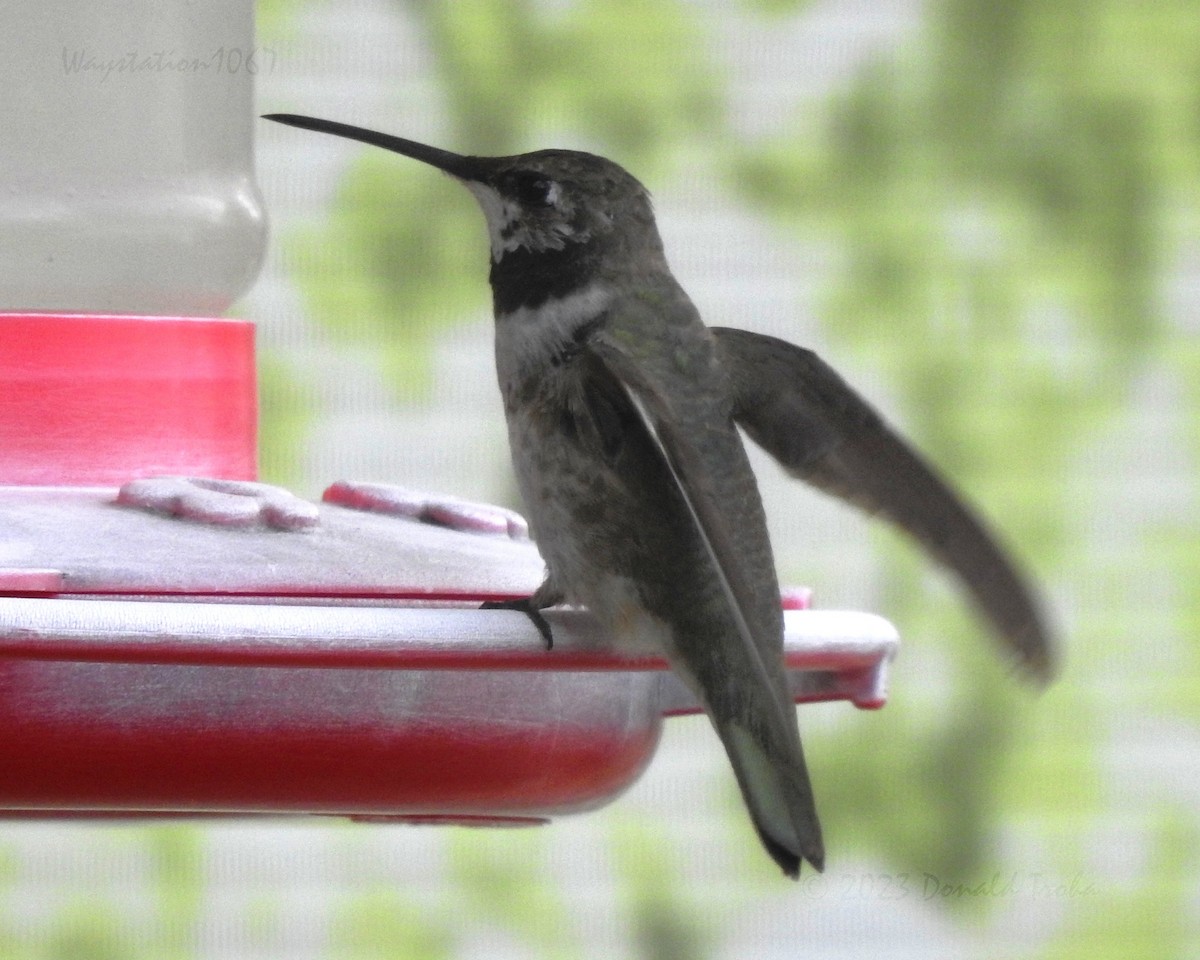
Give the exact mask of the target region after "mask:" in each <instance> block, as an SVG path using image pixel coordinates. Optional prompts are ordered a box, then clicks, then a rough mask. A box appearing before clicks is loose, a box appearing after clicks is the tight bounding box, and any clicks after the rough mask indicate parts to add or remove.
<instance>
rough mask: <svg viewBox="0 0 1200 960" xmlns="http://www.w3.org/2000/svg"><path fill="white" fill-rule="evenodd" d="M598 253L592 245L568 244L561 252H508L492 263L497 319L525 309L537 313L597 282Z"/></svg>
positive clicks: (522, 250) (522, 248) (494, 306)
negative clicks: (595, 271) (594, 278)
mask: <svg viewBox="0 0 1200 960" xmlns="http://www.w3.org/2000/svg"><path fill="white" fill-rule="evenodd" d="M597 259H598V257H597V251H595V250H593V249H592V247H591V244H587V243H568V244H567V245H566V246H564V247H563V248H562V249H561V250H538V251H532V250H529V249H527V248H526V247H518V248H517V249H516V250H508V251H505V254H504V256H503V257H501V258H500V259H499V260H497V261H493V262H492V271H491V274H490V276H489V278H488V279H489V280H490V281H491V284H492V306H493V308H494V309H495V312H496V314H497V315H499V314H503V313H512V312H513V311H514V310H519V309H520V308H521V307H527V308H529V309H536V308H537V307H540V306H541V305H542V304H543V303H545V302H546V301H547V300H550V299H555V298H562V297H565V296H567V295H568V294H571V293H574V292H575V291H576V290H579V289H581V288H582V287H585V286H587V284H588V283H589V282H591V280H592V279H593V276H594V268H595V264H596V261H597Z"/></svg>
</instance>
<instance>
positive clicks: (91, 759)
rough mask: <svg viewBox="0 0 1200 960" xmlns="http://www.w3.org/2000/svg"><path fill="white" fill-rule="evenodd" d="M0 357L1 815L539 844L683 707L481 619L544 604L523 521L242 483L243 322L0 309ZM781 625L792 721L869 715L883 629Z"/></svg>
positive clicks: (250, 386)
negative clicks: (276, 818)
mask: <svg viewBox="0 0 1200 960" xmlns="http://www.w3.org/2000/svg"><path fill="white" fill-rule="evenodd" d="M0 343H3V344H4V347H3V350H2V352H0V484H5V485H4V486H0V529H3V530H4V531H5V534H4V539H3V541H2V542H0V550H2V551H3V552H2V553H0V726H3V728H4V729H5V730H7V731H8V735H7V736H5V737H4V738H3V739H2V740H0V811H4V812H6V813H7V814H8V815H36V816H61V815H70V816H76V815H81V816H96V815H104V816H129V815H161V814H168V815H197V814H247V813H256V814H262V813H271V814H296V813H309V814H337V815H345V816H351V817H356V818H363V819H370V820H376V819H406V820H413V821H417V822H435V823H447V822H450V823H464V824H476V825H477V824H513V823H525V822H540V821H542V820H545V819H547V818H549V817H552V816H554V815H558V814H562V813H568V812H573V811H579V810H586V809H589V808H593V807H595V806H598V805H600V804H601V803H604V802H605V801H607V800H609V799H611V798H612V797H614V796H615V795H617V794H618V793H620V792H621V791H622V790H623V789H624V788H626V787H627V786H628V785H629V784H631V783H632V782H633V781H634V780H635V779H636V777H637V776H638V774H639V773H640V772H641V770H642V769H643V768H644V767H645V766H646V764H647V763H648V762H649V761H650V758H651V757H652V755H653V752H654V749H655V745H656V744H657V741H658V737H659V733H660V730H661V724H662V718H663V716H664V715H669V714H678V713H689V712H697V711H698V709H699V707H698V705H697V704H696V703H695V701H694V699H693V698H692V697H691V695H690V693H689V692H688V691H687V689H686V688H685V687H684V686H683V685H682V684H681V683H679V681H678V680H676V679H675V677H674V675H673V674H671V673H670V672H669V671H668V670H667V669H666V664H665V663H664V662H663V660H662V659H661V657H660V656H659V655H658V654H657V653H656V651H653V650H629V649H615V648H613V647H612V646H610V645H609V644H608V642H607V638H605V637H603V636H601V635H599V634H598V633H597V631H596V628H595V625H594V624H593V623H592V621H591V620H590V619H589V618H588V617H587V616H586V615H585V614H583V613H581V612H575V611H551V612H550V617H551V619H552V622H553V626H554V632H555V638H556V642H555V647H554V649H553V650H551V651H547V650H545V649H544V644H543V642H542V639H541V637H540V636H539V635H538V633H537V631H536V630H534V629H533V627H532V625H531V624H530V623H529V622H528V620H527V619H526V618H525V617H524V616H523V615H521V614H519V613H514V612H511V611H501V610H496V611H482V610H479V609H478V607H479V604H480V602H481V601H483V600H488V599H499V598H508V597H516V596H524V595H527V594H529V593H530V592H532V591H533V589H534V588H535V587H536V586H537V585H538V583H539V582H540V579H541V576H542V572H543V565H542V561H541V558H540V557H539V556H538V553H537V551H536V548H535V547H534V545H533V544H532V543H531V542H530V541H529V540H528V539H527V536H526V532H525V525H524V522H523V521H522V520H521V518H520V517H518V516H517V515H515V514H513V513H511V512H509V511H506V510H503V509H501V508H498V507H490V506H486V505H479V504H473V503H466V502H463V501H459V500H455V499H453V498H447V497H429V496H425V495H421V494H415V493H413V492H411V491H407V490H404V489H401V488H397V487H389V486H381V485H376V484H358V483H351V482H346V481H339V482H338V483H335V484H333V485H332V486H331V487H330V488H329V489H328V490H327V491H326V494H325V497H324V499H323V501H322V502H321V503H320V504H314V503H310V502H308V501H305V500H302V499H300V498H298V497H295V496H294V495H292V494H290V493H288V492H287V491H285V490H282V489H280V488H278V487H272V486H269V485H266V484H260V483H257V482H255V479H254V478H255V447H256V436H255V394H254V358H253V330H252V327H251V325H250V324H248V323H243V322H240V321H234V320H218V319H200V318H159V317H126V316H87V315H52V314H30V313H19V314H0ZM789 606H791V607H793V608H796V607H803V606H805V604H804V602H803V599H802V598H797V597H795V596H793V597H792V599H791V603H790V604H789ZM786 622H787V633H788V636H787V658H788V664H789V668H790V670H791V671H792V672H791V678H792V682H793V687H794V691H795V694H796V698H797V700H822V699H835V698H842V699H849V700H851V701H853V702H855V703H856V704H858V705H859V706H862V707H877V706H880V705H881V704H882V703H883V701H884V699H885V695H886V684H885V680H886V670H887V666H888V662H889V660H890V658H891V655H892V653H893V651H894V648H895V645H896V642H897V641H896V635H895V631H894V630H893V628H892V627H891V626H890V624H888V623H887V622H886V621H884V620H882V619H881V618H879V617H874V616H871V615H866V614H852V613H836V612H828V611H813V610H806V609H789V610H788V611H787V613H786Z"/></svg>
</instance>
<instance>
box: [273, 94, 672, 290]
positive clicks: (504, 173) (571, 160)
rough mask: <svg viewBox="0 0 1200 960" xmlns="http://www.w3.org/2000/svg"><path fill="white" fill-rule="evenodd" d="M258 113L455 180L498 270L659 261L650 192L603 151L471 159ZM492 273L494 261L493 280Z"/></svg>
mask: <svg viewBox="0 0 1200 960" xmlns="http://www.w3.org/2000/svg"><path fill="white" fill-rule="evenodd" d="M264 119H267V120H275V121H277V122H279V123H285V124H288V125H289V126H293V127H301V128H303V129H305V130H316V131H319V132H321V133H331V134H334V135H335V136H339V137H347V138H349V139H351V140H358V141H361V142H362V143H369V144H372V145H374V146H379V147H383V148H384V149H387V150H391V151H393V152H394V153H399V154H402V155H403V156H406V157H412V158H413V159H415V160H420V161H422V162H423V163H427V164H429V165H430V166H433V167H437V168H438V169H439V170H442V171H444V172H445V173H448V174H450V175H451V176H452V177H455V178H456V179H458V180H460V181H461V182H462V183H463V185H464V186H466V188H467V189H468V190H470V191H471V193H472V194H474V196H475V199H476V200H478V201H479V205H480V207H482V208H483V214H484V217H485V218H486V219H487V225H488V234H489V236H490V238H491V248H492V261H493V264H494V265H500V264H502V263H505V262H507V269H506V270H502V271H501V272H508V273H511V272H512V271H513V269H516V270H518V271H519V272H520V273H521V274H525V273H526V272H527V270H528V261H530V260H531V259H533V260H537V259H541V255H551V257H552V258H553V259H556V260H560V261H562V260H569V261H571V265H572V266H573V268H575V271H576V272H577V274H578V273H586V272H589V271H591V270H594V269H597V268H599V267H600V265H601V264H603V263H605V262H609V263H611V262H613V261H617V262H626V261H634V262H636V261H641V262H646V261H654V262H658V261H661V258H662V243H661V241H660V240H659V237H658V230H657V228H656V227H655V224H654V213H653V210H652V209H651V205H650V195H649V193H648V192H647V191H646V188H645V187H643V186H642V185H641V183H639V182H638V180H637V179H636V178H635V177H633V175H632V174H630V173H628V172H627V171H626V170H624V169H623V168H622V167H620V166H618V165H617V164H615V163H613V162H612V161H611V160H606V159H604V158H603V157H598V156H595V155H594V154H590V153H581V152H578V151H574V150H538V151H536V152H534V153H522V154H518V155H516V156H511V157H470V156H464V155H462V154H458V153H451V152H450V151H448V150H440V149H438V148H437V147H430V146H426V145H425V144H423V143H416V142H415V141H412V140H405V139H404V138H402V137H394V136H391V135H389V134H386V133H377V132H375V131H373V130H365V129H363V128H362V127H355V126H351V125H349V124H345V123H337V122H335V121H332V120H318V119H316V118H313V117H301V116H296V115H294V114H286V113H275V114H268V115H267V116H266V117H265V118H264ZM554 254H559V255H560V256H558V257H554V256H553V255H554ZM514 261H520V264H519V265H518V264H517V263H515V262H514ZM496 273H497V271H496V269H495V266H494V267H493V285H494V284H495V280H496Z"/></svg>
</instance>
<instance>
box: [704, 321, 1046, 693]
mask: <svg viewBox="0 0 1200 960" xmlns="http://www.w3.org/2000/svg"><path fill="white" fill-rule="evenodd" d="M713 333H714V334H715V335H716V338H717V344H718V350H719V352H720V355H721V360H722V363H723V364H724V366H725V369H726V371H727V373H728V376H729V381H730V385H731V389H732V391H733V403H734V418H735V419H736V420H737V422H738V424H739V425H740V426H741V427H742V428H743V429H744V430H745V431H746V433H747V434H748V435H749V436H750V437H751V438H752V439H753V440H754V442H755V443H757V444H758V445H759V446H761V447H762V448H763V449H764V450H766V451H767V452H768V453H769V454H771V456H772V457H774V458H775V459H776V460H778V461H779V462H780V463H781V464H782V465H783V467H784V468H785V469H786V470H787V471H788V472H789V473H791V474H792V475H793V476H796V477H799V478H800V479H803V480H806V481H808V482H809V483H811V484H813V485H814V486H816V487H818V488H820V489H821V490H823V491H825V492H827V493H830V494H833V495H835V496H837V497H840V498H841V499H843V500H846V501H849V502H850V503H853V504H855V505H856V506H858V507H860V508H862V509H863V510H865V511H867V512H868V513H872V514H878V515H879V516H882V517H885V518H887V519H888V520H890V521H891V522H892V523H894V524H896V525H897V526H898V527H900V528H901V529H903V530H905V531H906V532H907V533H909V534H910V535H911V536H913V537H915V538H916V539H917V541H919V542H920V543H921V544H922V545H923V546H924V547H925V549H926V550H928V551H929V552H930V553H931V554H932V555H933V556H934V557H936V558H937V560H939V561H940V562H941V563H942V564H944V565H945V566H946V567H947V568H949V569H950V570H951V571H952V572H953V573H954V574H956V575H957V576H958V577H959V578H960V579H961V580H962V582H963V584H964V585H965V586H966V588H967V590H968V591H969V592H970V594H971V596H972V598H973V599H974V601H975V603H976V605H977V606H978V607H979V608H980V610H981V611H982V612H983V613H984V615H985V616H986V617H987V618H988V620H990V621H991V623H992V625H993V627H994V628H995V629H996V630H997V631H998V632H999V634H1000V636H1001V637H1002V638H1003V639H1004V640H1005V641H1006V642H1007V643H1008V645H1009V646H1010V647H1011V648H1012V649H1013V650H1014V651H1015V652H1016V653H1017V654H1018V655H1019V656H1020V658H1021V660H1022V662H1023V663H1024V665H1025V666H1026V667H1027V668H1028V669H1029V670H1030V671H1031V672H1032V673H1033V674H1034V675H1035V676H1036V677H1037V678H1038V679H1040V680H1043V681H1045V680H1048V679H1049V678H1050V677H1051V675H1052V674H1053V671H1054V660H1055V656H1054V650H1053V644H1052V642H1051V639H1050V635H1049V631H1048V630H1047V628H1046V624H1045V621H1044V619H1043V616H1042V614H1041V612H1040V610H1039V609H1038V605H1037V602H1036V600H1035V599H1034V596H1033V591H1032V590H1031V588H1030V586H1029V585H1028V583H1026V581H1025V579H1024V578H1023V576H1022V575H1021V573H1020V571H1019V570H1018V569H1017V567H1016V565H1015V564H1014V562H1013V561H1012V560H1011V559H1010V557H1009V556H1008V555H1007V553H1006V552H1005V551H1004V549H1003V548H1002V547H1001V546H1000V545H999V544H998V543H997V541H996V538H995V537H994V535H993V534H992V533H991V532H990V531H989V530H988V528H987V527H986V526H985V525H984V523H983V521H982V520H981V519H980V518H979V517H978V516H977V515H976V514H975V513H974V512H973V511H972V510H971V509H970V508H969V507H968V506H967V505H966V504H965V503H963V501H962V500H961V499H960V498H959V497H958V496H957V494H955V492H954V491H953V490H952V489H951V488H950V487H949V486H948V485H947V483H946V482H945V481H943V480H942V479H941V477H939V476H938V474H937V473H936V472H935V470H934V469H933V468H932V467H931V466H930V465H929V464H927V463H926V462H925V461H924V459H922V457H921V456H920V455H919V454H918V453H917V452H916V451H914V450H913V449H912V448H911V447H909V446H908V444H907V443H905V441H904V440H903V439H901V438H900V437H899V436H898V435H897V434H896V433H894V432H893V431H892V430H891V428H890V427H889V426H888V425H887V424H886V423H885V422H884V421H883V419H882V418H881V417H880V416H879V414H878V413H877V412H876V411H875V410H874V409H873V408H872V407H871V406H870V405H869V404H868V403H867V402H866V401H865V400H863V399H862V398H861V397H860V396H859V395H858V394H857V393H855V391H854V390H853V389H852V388H851V387H850V386H849V385H848V384H847V383H846V382H845V381H844V380H843V379H842V378H841V377H840V376H838V374H837V373H836V372H835V371H834V370H833V369H832V368H831V367H829V366H828V365H827V364H825V363H824V362H823V361H822V360H821V359H820V357H818V356H817V355H816V354H815V353H813V352H812V351H811V350H805V349H802V348H801V347H797V346H794V345H793V344H790V343H787V342H786V341H784V340H779V339H776V338H775V337H768V336H764V335H761V334H756V333H750V332H748V331H744V330H733V329H729V328H723V327H722V328H714V329H713Z"/></svg>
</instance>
